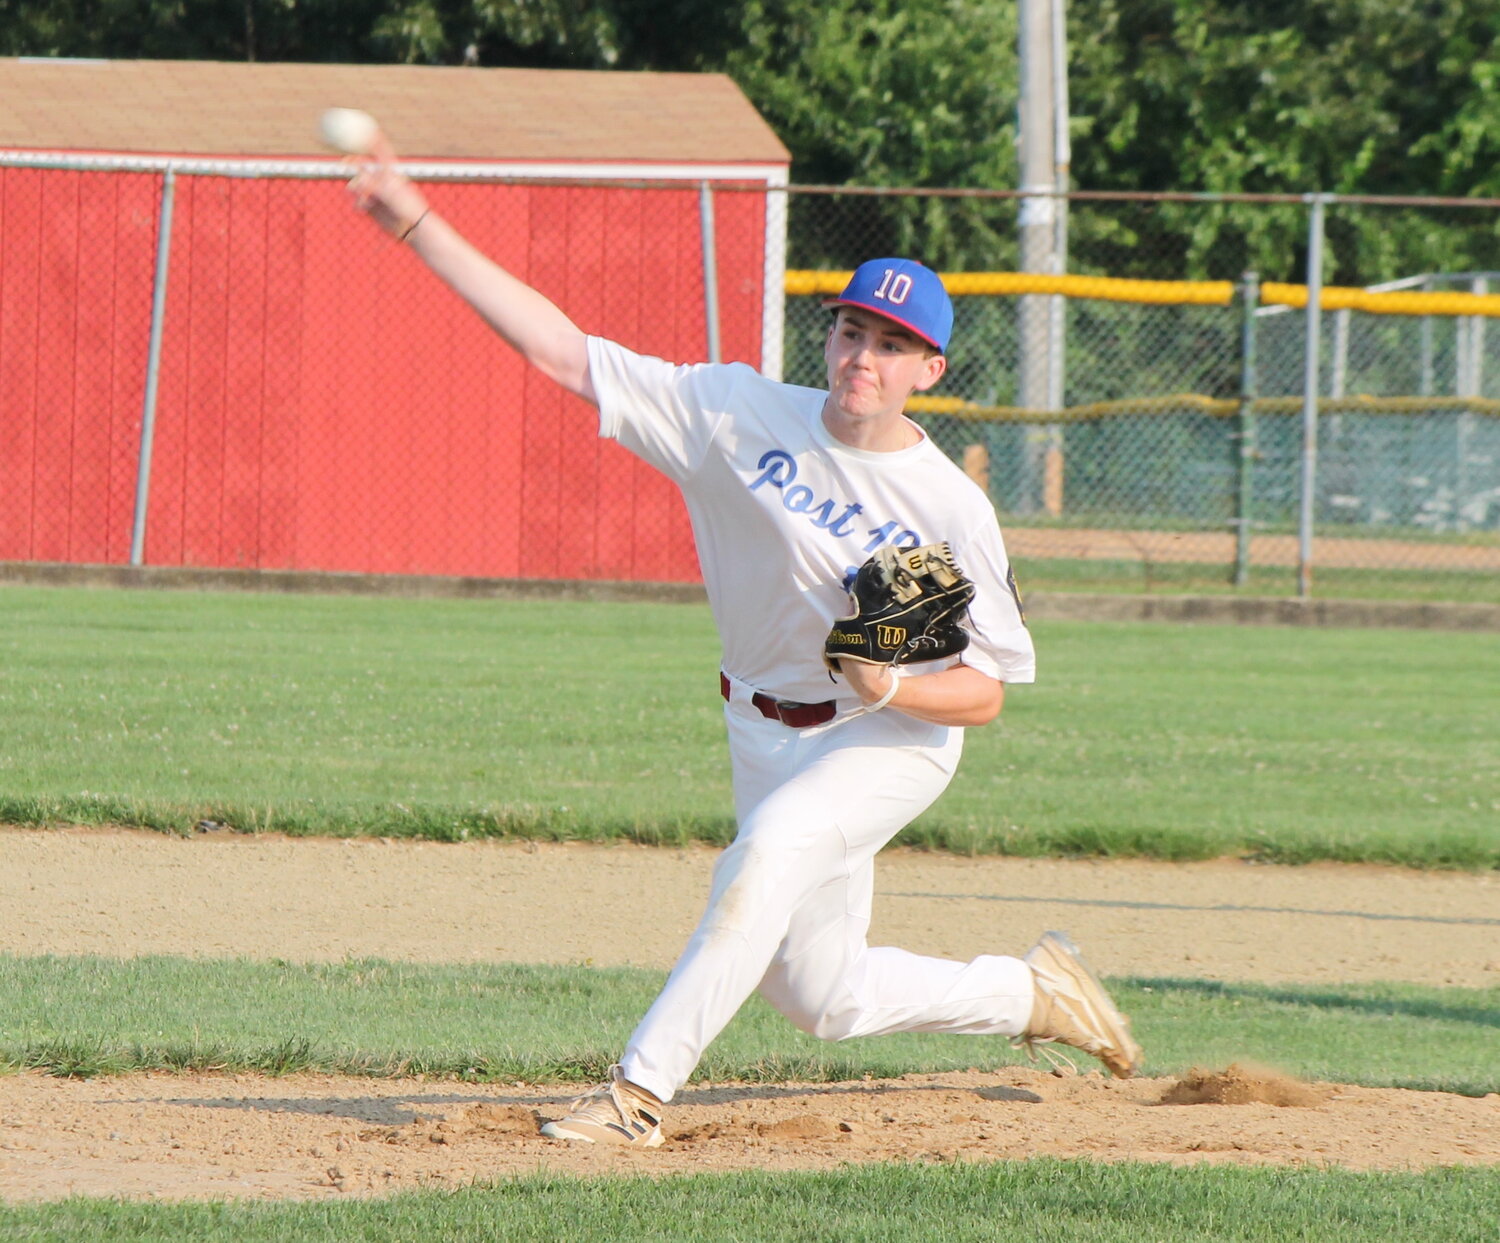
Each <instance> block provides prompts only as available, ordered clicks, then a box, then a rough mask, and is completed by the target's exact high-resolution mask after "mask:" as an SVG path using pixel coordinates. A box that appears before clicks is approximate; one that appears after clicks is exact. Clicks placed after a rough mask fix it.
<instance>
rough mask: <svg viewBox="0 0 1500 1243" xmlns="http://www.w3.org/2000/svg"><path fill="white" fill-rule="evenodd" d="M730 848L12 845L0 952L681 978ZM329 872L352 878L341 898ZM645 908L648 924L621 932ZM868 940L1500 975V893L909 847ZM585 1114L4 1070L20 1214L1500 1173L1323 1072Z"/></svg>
mask: <svg viewBox="0 0 1500 1243" xmlns="http://www.w3.org/2000/svg"><path fill="white" fill-rule="evenodd" d="M712 858H713V855H712V853H711V852H709V851H700V850H691V851H660V850H657V851H653V850H647V849H641V848H637V847H631V846H609V847H590V846H538V847H526V846H522V845H499V844H466V845H461V846H442V845H433V844H417V843H397V842H379V841H374V842H347V843H346V842H338V841H326V840H314V841H288V840H285V839H278V838H245V837H233V836H226V835H222V834H213V835H205V836H199V837H196V838H193V839H173V838H167V837H163V836H159V835H152V834H139V833H112V832H95V831H35V830H31V831H26V830H19V831H0V910H4V911H5V912H6V916H7V917H6V919H5V920H4V921H3V922H0V951H3V952H8V953H17V954H41V953H96V954H106V955H112V956H121V957H126V956H131V955H136V954H142V953H161V952H164V951H169V952H173V953H182V954H190V955H195V956H205V957H206V956H219V955H231V954H232V955H238V956H247V957H272V956H274V957H279V958H284V959H290V960H294V961H320V960H330V959H332V960H337V959H342V958H344V957H346V956H349V955H378V956H381V957H386V958H391V959H396V960H406V961H434V962H436V961H449V962H475V961H524V962H564V963H577V962H595V963H599V964H601V965H602V964H618V963H633V964H636V965H644V966H657V967H664V966H666V965H667V964H668V963H669V962H670V960H671V956H672V954H673V953H674V952H675V950H676V948H677V947H678V945H679V943H680V942H681V941H682V939H683V938H684V937H685V935H686V932H687V930H688V928H689V927H690V925H691V923H692V921H693V919H694V917H695V915H696V912H697V908H698V905H699V904H700V903H701V900H702V896H703V894H704V892H705V890H706V885H707V877H708V870H709V867H710V865H711V861H712ZM330 876H333V877H336V878H337V883H336V884H330V883H329V878H330ZM620 892H635V893H649V894H650V895H651V898H652V903H653V907H654V909H655V910H656V911H657V912H658V919H657V921H656V927H655V929H654V930H651V931H649V932H648V933H647V934H645V935H643V936H642V937H641V938H639V939H637V940H636V941H634V942H633V943H631V944H629V945H622V943H621V940H622V939H621V937H620V933H619V929H618V927H612V926H611V925H610V923H609V921H608V920H607V918H603V917H602V916H601V913H602V912H606V911H608V909H609V903H608V902H607V901H605V899H606V898H608V897H609V895H611V894H618V893H620ZM877 895H878V896H877V900H876V920H877V924H876V930H875V932H876V937H877V938H878V939H879V940H881V941H885V942H893V943H899V944H903V945H906V946H908V947H909V948H911V949H914V950H919V951H922V952H926V953H934V954H951V955H962V956H969V955H971V954H973V953H975V952H982V951H988V952H1005V951H1011V952H1019V950H1020V949H1022V948H1024V947H1025V946H1026V945H1028V944H1030V942H1031V941H1032V940H1033V939H1034V937H1035V935H1036V933H1037V932H1038V931H1039V930H1041V929H1042V928H1045V927H1065V928H1068V929H1070V930H1071V931H1072V932H1073V933H1074V934H1075V936H1076V937H1077V938H1078V939H1079V940H1080V942H1082V943H1083V945H1084V947H1085V949H1086V950H1087V951H1088V952H1089V953H1090V955H1091V957H1092V958H1094V959H1095V962H1096V966H1098V967H1099V968H1100V969H1101V970H1103V971H1104V972H1106V973H1109V974H1125V973H1130V974H1136V975H1149V974H1172V975H1191V976H1197V977H1202V978H1209V979H1243V980H1252V979H1253V980H1262V981H1267V982H1273V981H1296V982H1313V981H1319V980H1322V981H1330V980H1356V979H1365V980H1369V979H1392V980H1409V981H1417V982H1425V983H1433V984H1454V985H1462V986H1467V987H1485V986H1494V985H1495V984H1496V983H1497V982H1500V944H1497V938H1496V914H1497V897H1500V878H1496V877H1494V876H1491V875H1477V876H1476V875H1467V874H1451V873H1448V874H1444V873H1417V872H1407V871H1403V870H1395V869H1379V868H1366V867H1356V868H1340V867H1331V866H1318V867H1311V868H1281V867H1267V866H1254V865H1249V864H1244V863H1237V862H1229V861H1222V862H1215V863H1206V864H1185V865H1166V864H1153V863H1142V862H1122V863H1095V862H1084V863H1063V862H1057V861H1046V860H1002V859H958V858H953V857H949V856H938V855H923V854H917V853H913V852H906V851H901V852H893V853H890V854H888V855H886V856H883V857H882V860H881V865H880V868H879V871H878V874H877ZM567 1099H568V1098H567V1094H566V1093H559V1092H558V1091H557V1090H556V1089H553V1088H542V1087H536V1086H534V1085H528V1084H493V1085H484V1086H475V1085H470V1084H458V1083H454V1082H451V1081H423V1080H420V1079H418V1080H371V1079H343V1078H335V1077H331V1076H294V1077H289V1078H284V1079H268V1078H256V1077H249V1076H229V1075H223V1076H166V1075H138V1076H127V1077H122V1078H117V1079H108V1080H89V1081H69V1080H61V1079H51V1078H47V1077H45V1076H41V1075H34V1074H23V1075H12V1076H6V1077H0V1198H4V1199H7V1200H34V1199H51V1198H56V1197H59V1196H63V1195H67V1194H70V1193H74V1192H77V1193H82V1194H90V1195H123V1196H130V1197H160V1198H220V1197H254V1198H288V1197H300V1198H305V1197H330V1196H334V1197H336V1196H341V1195H351V1194H355V1195H370V1194H381V1193H384V1192H387V1191H390V1190H393V1189H399V1188H411V1187H419V1186H429V1187H430V1186H457V1185H461V1184H463V1183H466V1182H469V1181H472V1180H473V1179H475V1178H490V1177H495V1176H499V1175H504V1174H511V1173H518V1172H529V1171H536V1170H548V1171H565V1172H576V1173H604V1172H628V1173H679V1172H689V1171H698V1170H726V1169H752V1168H753V1169H793V1168H796V1169H823V1168H832V1167H836V1166H839V1165H843V1164H846V1163H850V1162H869V1161H887V1160H904V1161H950V1160H974V1161H978V1160H992V1159H1002V1158H1014V1157H1022V1156H1029V1155H1037V1154H1047V1155H1054V1156H1087V1157H1092V1158H1095V1159H1100V1160H1123V1159H1140V1160H1152V1161H1167V1162H1176V1163H1186V1162H1199V1161H1213V1162H1234V1163H1240V1164H1270V1163H1283V1164H1285V1163H1297V1164H1314V1165H1323V1164H1329V1165H1341V1166H1348V1167H1351V1168H1360V1169H1413V1168H1422V1167H1426V1166H1433V1165H1449V1164H1484V1165H1500V1096H1497V1095H1491V1096H1488V1097H1485V1098H1483V1099H1482V1100H1474V1099H1471V1098H1465V1097H1457V1096H1450V1095H1446V1094H1442V1093H1422V1092H1411V1091H1396V1090H1375V1089H1367V1088H1355V1087H1349V1086H1341V1085H1335V1084H1302V1083H1298V1082H1296V1081H1292V1080H1287V1079H1285V1078H1282V1077H1280V1076H1278V1075H1276V1074H1274V1073H1272V1072H1269V1071H1264V1070H1259V1069H1256V1068H1253V1067H1241V1066H1236V1067H1215V1068H1205V1069H1204V1070H1202V1071H1200V1072H1197V1073H1195V1074H1192V1075H1188V1076H1184V1077H1183V1078H1181V1079H1179V1080H1168V1079H1140V1080H1131V1081H1129V1082H1123V1083H1121V1082H1115V1081H1112V1080H1109V1079H1106V1078H1103V1077H1101V1076H1100V1075H1098V1074H1097V1073H1087V1074H1085V1075H1082V1076H1080V1077H1077V1078H1072V1079H1059V1078H1054V1077H1052V1076H1049V1075H1047V1074H1044V1073H1042V1072H1041V1071H1039V1070H1033V1069H1030V1068H1023V1067H1017V1068H1011V1069H1007V1070H1005V1071H1002V1072H999V1073H984V1074H980V1073H976V1072H964V1073H957V1074H947V1075H918V1076H909V1077H907V1078H904V1079H902V1080H899V1081H891V1082H880V1081H868V1082H858V1083H847V1084H836V1085H826V1084H825V1085H799V1084H785V1085H776V1086H750V1085H734V1084H726V1085H722V1086H714V1087H705V1088H697V1087H695V1088H691V1089H688V1090H687V1091H685V1092H684V1093H682V1094H681V1096H680V1097H679V1099H678V1101H677V1102H674V1105H673V1107H672V1109H671V1110H670V1112H669V1118H668V1125H667V1133H668V1136H669V1139H668V1142H667V1144H666V1145H665V1146H664V1147H663V1148H662V1149H659V1150H657V1151H655V1152H650V1153H621V1152H618V1151H603V1150H592V1149H589V1148H587V1147H579V1146H572V1145H565V1144H555V1143H551V1142H548V1141H546V1140H543V1139H541V1138H540V1137H539V1135H538V1134H537V1127H538V1125H539V1122H540V1120H544V1119H547V1118H552V1117H557V1116H559V1114H560V1113H561V1112H562V1111H563V1109H564V1108H565V1107H566V1104H567Z"/></svg>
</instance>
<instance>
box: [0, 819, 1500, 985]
mask: <svg viewBox="0 0 1500 1243" xmlns="http://www.w3.org/2000/svg"><path fill="white" fill-rule="evenodd" d="M716 857H717V854H716V852H715V851H713V850H710V849H707V848H693V849H688V850H661V849H652V848H650V847H644V846H632V845H628V844H616V845H608V846H596V845H590V844H585V843H568V844H560V845H559V844H546V843H542V844H538V843H531V844H524V843H514V842H465V843H456V844H443V843H434V842H406V841H392V840H388V839H379V838H374V839H371V838H357V839H352V840H346V841H340V840H337V839H331V838H314V839H300V840H299V839H288V838H284V837H277V836H270V835H268V836H263V837H250V836H242V835H239V834H234V833H213V834H203V835H196V836H193V837H188V838H179V837H169V836H167V835H165V834H161V833H141V832H118V831H99V830H88V829H67V830H36V829H23V830H14V829H13V830H0V911H4V912H5V918H4V919H0V952H8V953H15V954H103V955H106V956H109V957H121V958H128V957H134V956H135V955H138V954H157V953H160V952H161V951H162V948H163V947H164V946H169V947H170V948H171V951H172V952H173V953H174V954H184V955H187V956H189V957H203V958H218V957H244V958H280V959H285V960H287V961H290V962H340V961H342V960H344V959H346V958H364V957H377V958H389V959H394V960H396V961H402V962H457V963H467V962H531V963H565V964H566V963H592V964H595V965H598V966H601V967H603V966H639V967H653V968H658V969H661V970H666V969H667V968H668V967H670V966H671V965H672V962H673V960H674V959H675V958H676V956H677V952H678V951H679V950H680V949H681V948H682V945H683V943H684V942H685V941H686V940H687V935H688V933H689V931H691V929H692V927H693V925H694V924H695V923H696V922H697V919H698V915H699V913H700V912H701V910H702V908H703V902H704V899H705V898H706V897H707V895H708V886H709V873H710V870H711V869H712V867H713V861H714V859H715V858H716ZM622 893H629V894H650V895H651V910H652V918H651V919H650V920H649V921H641V920H631V919H628V918H627V917H626V916H625V915H623V914H621V908H620V902H619V896H620V895H621V894H622ZM1048 928H1065V929H1067V930H1068V931H1069V932H1071V933H1072V934H1073V937H1074V939H1075V940H1076V941H1077V942H1078V943H1079V944H1080V945H1081V946H1082V947H1083V950H1084V953H1085V954H1086V955H1087V956H1088V958H1089V961H1090V962H1092V963H1093V965H1094V966H1095V967H1096V968H1097V969H1098V970H1100V971H1103V972H1104V973H1105V974H1107V975H1126V974H1129V975H1136V976H1151V975H1161V976H1191V977H1194V978H1197V979H1210V980H1259V981H1261V982H1263V983H1305V984H1316V983H1334V982H1341V981H1352V980H1401V981H1407V982H1410V983H1420V984H1440V985H1441V984H1448V985H1458V986H1462V987H1466V988H1484V987H1495V986H1496V985H1500V943H1497V942H1500V936H1497V934H1500V874H1494V873H1479V874H1473V873H1461V872H1418V871H1414V870H1411V869H1404V868H1380V867H1365V866H1353V867H1350V866H1339V865H1332V864H1317V865H1312V866H1308V867H1281V866H1274V865H1263V864H1253V863H1243V862H1239V861H1234V860H1219V861H1213V862H1207V863H1156V862H1151V861H1148V860H1118V861H1104V860H1059V859H1003V858H962V857H959V856H954V855H940V854H926V853H923V852H920V851H914V850H892V851H886V852H884V853H883V854H882V855H881V856H880V861H879V863H878V864H877V866H876V871H875V914H874V925H873V927H872V929H871V933H870V936H871V942H872V943H873V944H877V945H900V946H903V947H904V948H906V949H909V950H912V951H914V952H916V953H919V954H932V955H934V956H937V957H942V958H961V959H965V960H967V959H969V958H972V957H973V956H974V955H975V954H976V953H991V954H994V953H1021V952H1022V951H1024V950H1025V949H1026V948H1027V947H1029V946H1030V945H1031V944H1032V943H1033V942H1034V941H1035V940H1036V938H1037V935H1038V934H1039V933H1040V932H1042V931H1044V930H1046V929H1048Z"/></svg>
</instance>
